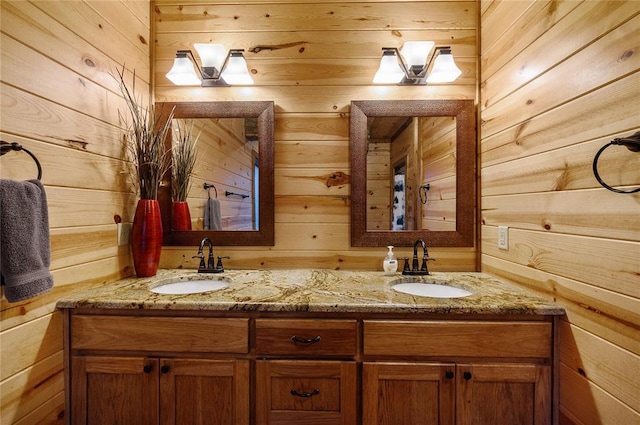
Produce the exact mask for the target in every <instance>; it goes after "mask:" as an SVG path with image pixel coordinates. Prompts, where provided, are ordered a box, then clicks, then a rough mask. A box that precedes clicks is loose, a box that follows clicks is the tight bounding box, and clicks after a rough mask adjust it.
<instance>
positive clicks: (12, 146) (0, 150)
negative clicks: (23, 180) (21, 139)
mask: <svg viewBox="0 0 640 425" xmlns="http://www.w3.org/2000/svg"><path fill="white" fill-rule="evenodd" d="M9 151H23V152H25V153H26V154H27V155H29V156H30V157H31V158H33V160H34V161H35V162H36V166H37V167H38V180H40V179H41V178H42V166H40V161H38V158H36V156H35V155H34V154H32V153H31V152H30V151H29V150H28V149H27V148H24V147H22V145H21V144H20V143H16V142H13V143H9V142H5V141H4V140H0V156H2V155H4V154H5V153H7V152H9Z"/></svg>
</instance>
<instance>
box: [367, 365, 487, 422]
mask: <svg viewBox="0 0 640 425" xmlns="http://www.w3.org/2000/svg"><path fill="white" fill-rule="evenodd" d="M454 371H455V365H453V364H427V363H378V362H373V363H368V362H365V363H363V366H362V423H363V424H366V425H399V424H402V425H424V424H430V425H454V420H455V379H454ZM496 423H497V422H496Z"/></svg>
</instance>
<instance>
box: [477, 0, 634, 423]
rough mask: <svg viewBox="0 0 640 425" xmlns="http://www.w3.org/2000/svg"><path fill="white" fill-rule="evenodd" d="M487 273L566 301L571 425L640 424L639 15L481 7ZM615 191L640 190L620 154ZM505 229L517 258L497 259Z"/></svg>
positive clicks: (564, 368)
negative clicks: (595, 167) (500, 229)
mask: <svg viewBox="0 0 640 425" xmlns="http://www.w3.org/2000/svg"><path fill="white" fill-rule="evenodd" d="M480 26H481V29H482V30H481V59H480V61H481V73H480V74H481V95H480V103H481V122H482V126H481V158H482V161H481V174H482V177H481V190H482V199H481V202H482V248H481V253H482V269H483V271H488V272H491V273H494V274H496V275H498V276H500V277H503V278H506V279H509V280H512V281H514V282H516V283H518V284H521V285H524V286H526V287H529V288H531V289H534V290H536V291H540V292H541V293H544V294H546V295H547V296H548V297H550V298H553V299H555V300H557V301H559V302H561V303H562V304H563V305H564V306H565V307H566V309H567V312H568V314H567V316H566V318H565V319H564V320H562V322H561V324H560V328H559V331H560V332H559V341H560V347H559V351H560V373H559V374H560V394H559V398H560V412H561V415H560V416H561V417H560V423H561V424H576V425H589V424H598V425H613V424H638V423H640V331H639V329H640V219H639V218H640V193H636V194H633V195H621V194H617V193H613V192H610V191H608V190H606V189H604V188H602V187H601V186H600V185H599V184H598V183H597V181H596V179H595V178H594V175H593V173H592V170H591V166H592V162H593V159H594V156H595V154H596V152H597V151H598V149H599V148H600V147H601V146H603V145H604V144H606V143H608V142H609V141H610V140H611V139H613V138H615V137H620V136H626V135H631V134H633V133H634V132H636V131H638V130H640V120H639V118H640V103H638V99H639V98H640V54H638V53H639V52H640V2H637V1H611V2H609V1H606V2H605V1H498V0H496V1H484V0H483V1H482V2H481V25H480ZM599 171H600V173H601V175H602V176H603V177H604V178H605V181H607V183H608V184H610V185H614V186H617V187H620V188H627V189H628V188H632V187H637V186H638V185H640V154H638V153H632V152H630V151H628V150H627V149H626V148H624V147H615V148H614V147H611V148H609V149H607V151H606V152H605V154H603V155H602V157H601V160H600V162H599ZM498 225H506V226H509V227H510V230H509V249H508V250H499V249H498V248H497V244H496V242H497V229H496V227H497V226H498Z"/></svg>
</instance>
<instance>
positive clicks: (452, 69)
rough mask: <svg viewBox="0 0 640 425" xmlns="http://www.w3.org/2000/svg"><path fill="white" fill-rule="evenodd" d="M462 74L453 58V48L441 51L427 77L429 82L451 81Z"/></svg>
mask: <svg viewBox="0 0 640 425" xmlns="http://www.w3.org/2000/svg"><path fill="white" fill-rule="evenodd" d="M460 74H462V71H460V68H458V67H457V66H456V63H455V62H454V60H453V55H452V54H451V50H449V51H441V52H440V54H439V55H438V56H436V59H435V61H434V63H433V68H432V69H431V73H430V74H429V76H428V77H427V82H428V83H450V82H451V81H454V80H455V79H456V78H458V77H459V76H460Z"/></svg>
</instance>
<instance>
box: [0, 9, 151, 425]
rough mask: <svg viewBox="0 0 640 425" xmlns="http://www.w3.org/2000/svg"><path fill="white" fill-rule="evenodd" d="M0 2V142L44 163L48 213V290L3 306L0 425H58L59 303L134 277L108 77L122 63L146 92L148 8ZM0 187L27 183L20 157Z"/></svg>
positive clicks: (116, 100) (30, 169) (28, 164)
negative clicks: (121, 235)
mask: <svg viewBox="0 0 640 425" xmlns="http://www.w3.org/2000/svg"><path fill="white" fill-rule="evenodd" d="M0 3H1V6H0V7H1V20H2V21H1V25H0V43H1V45H2V48H1V49H0V52H1V53H0V54H1V59H0V63H1V65H0V66H1V73H0V74H1V77H0V79H1V80H0V84H1V85H0V92H1V100H2V101H1V111H0V114H1V117H2V120H1V122H0V136H1V137H2V140H5V141H8V142H18V143H20V144H22V145H23V146H24V147H26V148H27V149H29V150H30V151H31V152H33V153H34V154H35V155H36V156H37V157H38V159H39V161H40V163H41V164H42V168H43V174H42V181H43V183H44V185H45V190H46V193H47V200H48V206H49V224H50V233H51V251H52V258H51V270H52V273H53V277H54V289H53V291H52V292H50V293H48V294H46V295H42V296H39V297H37V298H34V299H32V300H27V301H24V302H19V303H14V304H9V303H7V302H6V300H5V299H4V297H3V298H2V301H1V305H0V307H1V331H0V350H1V352H0V356H1V357H2V360H1V366H0V393H1V400H0V403H1V404H0V411H1V413H0V423H2V424H7V425H9V424H20V425H32V424H39V423H43V424H53V423H64V379H63V360H62V357H63V353H62V342H63V335H62V316H61V314H60V313H58V312H56V310H55V303H56V300H57V299H59V298H60V297H61V296H64V295H65V294H68V293H70V292H71V291H76V290H78V289H81V288H84V287H87V286H90V285H99V284H102V283H104V282H106V281H110V280H115V279H118V278H120V277H122V276H128V275H130V274H131V267H130V259H129V258H130V254H129V248H128V247H126V246H124V247H118V246H117V237H116V224H115V221H114V217H115V216H120V217H122V220H123V221H125V222H126V221H131V219H132V216H133V209H134V207H135V201H136V196H135V194H133V193H131V189H130V186H131V185H130V182H129V180H128V176H127V173H126V171H125V169H126V166H125V163H124V162H123V159H122V158H123V156H124V155H123V149H122V144H121V142H120V130H119V126H118V108H123V107H124V104H123V103H122V102H121V98H120V95H119V91H118V86H117V83H116V80H114V79H113V78H112V77H111V75H110V73H111V72H113V73H115V70H116V69H118V68H120V67H121V66H122V64H126V68H127V70H128V72H127V78H129V79H131V78H132V75H131V71H132V70H134V69H135V71H136V75H137V76H138V81H137V82H136V87H137V88H139V89H141V90H144V91H145V92H146V93H143V94H144V95H148V90H149V87H150V66H149V65H150V59H149V57H150V22H151V19H150V2H149V1H124V0H123V1H73V2H71V1H64V2H63V1H32V2H27V1H5V0H3V1H2V2H0ZM0 167H1V168H0V169H1V177H2V178H3V179H15V180H25V179H32V178H35V177H36V175H37V173H36V168H35V164H34V163H33V161H32V160H31V158H30V157H29V156H28V155H26V154H24V153H17V152H10V153H8V154H6V155H4V156H3V157H2V159H1V160H0Z"/></svg>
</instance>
